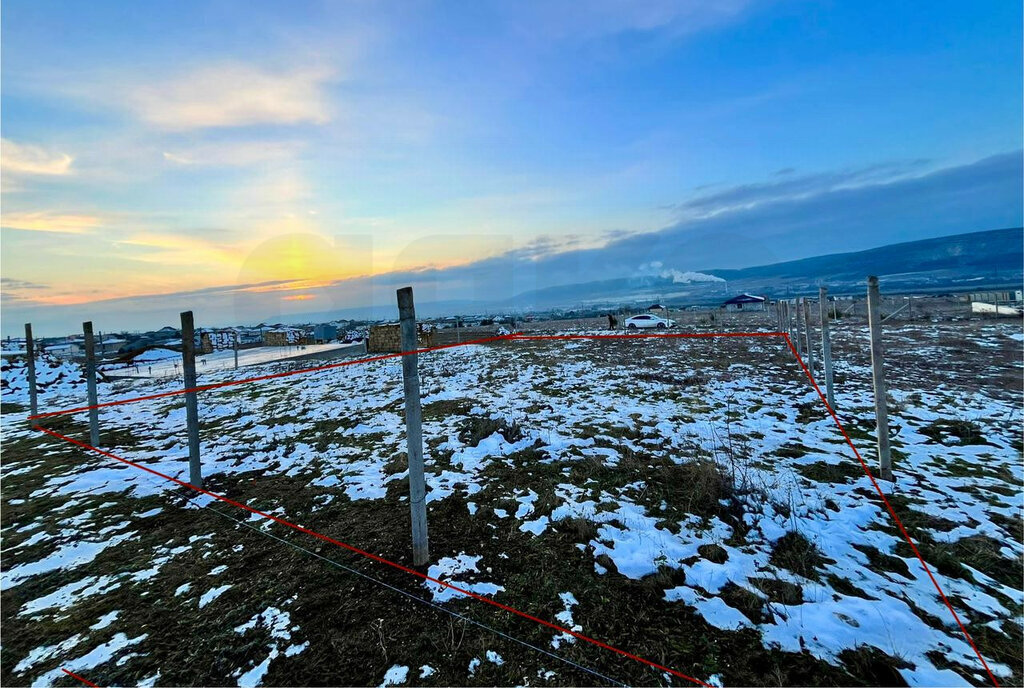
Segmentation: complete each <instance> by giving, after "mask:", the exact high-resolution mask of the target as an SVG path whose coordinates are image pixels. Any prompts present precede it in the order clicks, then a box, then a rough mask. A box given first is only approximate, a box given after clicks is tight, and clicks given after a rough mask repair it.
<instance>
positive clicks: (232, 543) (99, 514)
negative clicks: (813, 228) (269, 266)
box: [0, 319, 1024, 685]
mask: <svg viewBox="0 0 1024 688" xmlns="http://www.w3.org/2000/svg"><path fill="white" fill-rule="evenodd" d="M749 324H750V323H749V322H739V324H738V325H737V326H746V327H747V328H749ZM764 324H767V319H765V321H764ZM709 326H710V325H709ZM1021 339H1022V337H1021V335H1020V328H1019V325H1017V324H1016V323H1013V324H1009V325H1006V324H991V323H986V322H979V321H968V322H961V323H934V324H913V325H910V324H908V325H905V326H900V327H899V328H894V329H893V330H890V331H889V332H888V333H887V339H886V342H887V346H888V347H889V352H888V353H889V359H888V364H887V367H888V379H889V384H890V390H891V396H892V402H893V404H892V408H893V416H894V417H893V418H892V419H891V423H892V425H893V433H894V439H893V446H894V469H895V473H896V477H897V481H896V483H895V484H894V485H891V486H888V487H887V488H886V489H887V491H888V492H889V499H890V501H891V502H892V503H893V506H894V507H895V508H896V511H897V513H898V514H899V516H900V518H901V519H902V520H903V522H904V524H905V525H906V526H907V528H908V531H909V532H910V535H911V536H912V537H913V538H914V540H915V542H916V543H918V545H919V547H920V549H921V552H922V554H923V556H924V557H925V559H926V560H927V561H928V562H929V564H930V565H931V567H932V569H933V571H935V572H936V576H937V577H938V579H939V581H940V583H941V584H942V586H943V589H944V591H945V592H946V594H947V595H948V596H949V598H950V601H951V602H952V604H953V605H954V606H955V607H956V609H957V611H958V613H959V614H960V616H961V618H962V619H963V620H964V622H965V624H966V626H967V628H968V630H969V631H970V633H971V634H972V636H973V638H974V640H975V641H976V643H977V645H978V647H979V649H980V650H981V652H982V653H983V654H984V655H985V657H986V659H987V660H988V662H989V665H990V667H991V668H992V670H993V672H994V673H995V674H996V675H997V677H999V678H1000V680H1001V681H1004V682H1009V683H1017V684H1019V683H1020V682H1021V680H1022V677H1024V669H1022V652H1021V645H1022V633H1021V610H1022V603H1024V595H1022V593H1021V578H1022V553H1024V544H1022V543H1024V533H1022V521H1021V482H1022V478H1024V474H1022V468H1021V460H1022V453H1021V452H1022V446H1021V440H1020V426H1021V406H1022V403H1021V402H1022V395H1021V389H1020V378H1021V353H1022V341H1021ZM865 342H866V332H865V331H864V329H863V328H862V326H860V325H858V324H852V323H849V324H843V323H840V324H839V325H837V327H836V330H835V346H834V348H835V356H836V370H837V391H838V393H837V405H838V407H839V413H840V417H841V419H842V421H843V423H844V425H845V427H846V429H847V430H848V431H849V433H850V435H851V437H852V438H853V441H854V442H855V444H857V445H858V448H859V449H860V451H861V453H862V454H863V455H864V456H865V459H866V460H868V461H869V462H870V461H871V460H872V459H871V457H872V456H873V454H874V452H873V442H872V439H871V435H870V432H871V430H872V428H873V416H872V402H871V393H870V374H869V369H868V365H869V363H868V358H867V350H866V344H865ZM297 365H298V364H289V363H277V364H269V365H266V366H263V367H254V368H251V369H250V371H251V372H252V374H259V373H260V372H263V371H265V372H273V371H279V370H287V369H289V368H292V367H296V366H297ZM420 366H421V375H422V388H423V393H424V397H423V404H424V407H423V408H424V436H425V440H426V445H427V451H426V456H427V483H428V490H429V492H428V502H429V522H430V538H431V555H432V560H433V562H434V563H433V565H432V566H430V568H429V573H430V575H433V576H437V577H440V578H442V579H447V580H451V581H452V582H455V583H458V584H459V585H461V586H463V587H466V588H467V589H471V590H473V591H474V592H476V593H478V594H481V595H485V596H490V597H492V598H493V599H495V600H497V601H500V602H503V603H505V604H509V605H511V606H514V607H517V608H519V609H522V610H524V611H526V612H529V613H531V614H534V615H536V616H539V617H541V618H544V619H549V620H552V621H554V622H556V623H559V624H560V625H563V626H565V627H568V628H571V629H578V630H580V631H581V632H582V633H585V634H587V635H589V636H591V637H594V638H597V639H599V640H601V641H604V642H607V643H609V644H611V645H614V646H617V647H620V648H622V649H624V650H627V651H629V652H632V653H635V654H637V655H640V656H643V657H646V658H648V659H650V660H652V661H654V662H658V663H660V664H663V665H665V666H668V667H671V668H673V669H676V670H678V671H680V672H683V673H685V674H688V675H690V676H693V677H695V678H696V679H699V680H700V681H705V682H708V683H712V684H772V685H791V684H800V685H807V684H826V685H855V684H864V685H870V684H882V685H894V684H898V683H901V682H907V683H910V684H925V685H932V684H950V683H961V684H962V683H970V684H984V683H986V682H987V681H988V678H987V676H986V675H985V673H984V670H983V669H982V667H981V665H980V663H979V662H978V660H977V658H976V657H975V655H974V652H973V651H972V649H971V648H970V646H969V645H968V644H967V642H966V641H965V639H964V637H963V635H962V634H961V633H960V631H959V629H958V628H957V627H956V626H955V624H954V622H953V619H952V617H951V616H950V614H949V611H948V610H947V609H946V607H945V605H944V604H943V602H942V601H941V599H940V598H939V597H938V594H937V593H936V591H935V589H934V587H933V585H932V583H931V581H930V580H929V579H928V577H927V575H926V574H925V572H924V571H923V570H922V568H921V566H920V564H919V562H918V561H917V559H916V558H915V557H914V555H913V553H912V552H911V551H910V549H909V547H908V546H907V545H906V543H905V541H904V540H903V538H902V537H901V536H900V534H899V533H898V531H897V529H896V527H895V525H894V523H893V522H892V519H891V517H890V516H889V514H888V512H887V511H886V510H885V508H884V507H883V506H882V505H881V504H880V501H879V499H878V496H877V494H876V493H874V491H873V489H872V487H871V484H870V482H869V480H868V478H867V477H866V476H865V475H864V472H863V470H862V468H861V466H860V464H859V463H858V462H857V461H856V459H855V458H854V457H853V455H852V452H851V451H850V449H849V447H848V446H847V445H846V443H845V441H844V440H843V438H842V436H841V434H840V433H839V431H838V429H837V428H836V426H835V424H834V423H833V421H832V419H831V418H829V417H828V416H827V414H826V413H825V409H824V407H823V405H822V404H821V402H820V400H819V398H818V396H817V394H816V393H814V392H813V390H812V389H811V387H810V385H809V384H808V382H807V380H806V378H805V377H804V376H803V374H802V372H801V371H800V370H799V366H798V364H797V363H796V362H795V361H794V359H793V357H792V354H791V353H790V351H789V349H788V348H787V347H786V346H785V344H784V343H783V342H782V341H780V340H776V339H713V340H642V341H602V342H589V341H543V342H537V341H505V342H498V343H494V344H490V345H483V346H479V345H474V346H469V347H465V348H458V349H451V350H445V351H439V352H433V353H430V354H426V355H423V356H421V357H420ZM200 372H201V373H202V371H200ZM233 372H234V371H220V372H214V373H210V374H208V375H205V376H203V377H202V378H201V380H200V382H201V384H202V383H206V382H216V381H219V380H226V379H230V377H231V375H232V374H233ZM44 374H45V375H47V378H46V381H47V388H46V391H45V393H44V396H43V402H42V404H41V405H42V407H43V410H48V409H55V408H60V407H64V406H77V405H81V404H83V403H84V386H83V385H81V384H80V378H79V377H76V375H78V374H77V372H76V371H75V370H74V369H73V368H71V367H68V366H66V365H65V366H64V367H63V368H60V369H57V368H54V369H52V370H51V369H46V370H44ZM4 382H5V395H4V406H3V422H4V456H3V469H2V470H3V472H2V477H3V494H2V499H3V511H2V523H0V525H2V535H3V552H4V557H3V564H2V569H3V579H2V580H3V586H2V588H3V592H2V603H3V604H2V622H3V631H2V633H3V637H2V660H3V661H2V673H0V682H2V683H3V684H4V685H18V684H30V683H31V684H39V685H44V684H48V683H67V684H70V683H71V682H72V679H69V678H68V677H66V676H64V675H63V674H62V673H61V671H60V670H61V668H62V667H64V668H67V669H70V670H72V671H76V672H79V673H81V674H82V675H84V676H85V677H86V678H88V679H89V680H91V681H93V682H95V683H98V684H101V685H115V684H116V685H131V684H136V683H140V682H141V683H144V684H172V685H180V684H235V683H238V684H239V685H257V684H260V683H262V684H267V685H271V684H290V685H302V684H311V683H318V684H372V685H380V684H382V683H391V684H398V683H410V684H412V683H415V684H427V685H452V684H454V685H463V684H481V685H485V684H528V685H566V684H594V683H595V682H598V683H599V682H601V681H602V680H603V679H602V678H599V677H596V676H595V675H594V674H590V673H586V672H585V671H584V670H583V669H581V668H579V667H577V666H573V665H570V664H567V663H564V662H562V661H560V660H559V659H558V658H559V657H562V658H566V659H569V660H571V661H572V662H574V663H575V664H577V665H579V666H580V667H585V668H587V669H591V670H593V671H596V672H599V673H600V674H601V675H602V676H603V677H610V678H611V679H613V680H616V681H622V682H627V683H639V684H659V683H661V684H674V685H681V684H683V683H685V681H684V680H682V679H679V678H678V677H674V676H671V675H669V674H664V673H660V672H657V671H655V670H652V669H650V668H648V667H645V666H644V665H642V664H639V663H637V662H635V661H631V660H629V659H627V658H624V657H621V656H617V655H615V654H613V653H610V652H608V651H606V650H603V649H601V648H598V647H594V646H592V645H589V644H587V643H585V642H583V641H580V640H577V639H575V638H573V637H572V636H567V635H565V634H561V633H557V632H554V631H552V630H551V629H547V628H544V627H542V626H539V625H537V624H536V623H533V622H530V621H528V620H525V619H522V618H519V617H516V616H513V615H510V614H508V613H505V612H501V611H499V610H497V609H494V608H492V607H489V606H487V605H483V604H481V603H479V602H477V601H474V600H467V599H462V596H461V595H459V594H457V593H454V592H453V591H451V590H446V589H443V588H439V586H436V585H432V584H429V583H424V582H423V581H421V580H417V579H416V578H414V577H411V576H409V575H408V574H404V573H402V572H400V571H396V570H394V569H390V568H388V567H385V566H382V565H380V564H379V563H375V562H373V561H369V560H366V559H365V558H362V557H359V556H358V555H356V554H353V553H351V552H348V551H346V550H343V549H339V548H335V547H332V546H330V545H328V544H326V543H323V542H321V541H318V540H316V539H313V538H311V537H309V536H306V535H303V534H301V533H297V532H294V531H291V530H289V529H287V528H285V527H283V526H281V525H278V524H274V523H272V522H269V521H267V520H266V519H262V518H260V517H252V516H251V514H248V513H246V512H244V511H242V510H239V509H236V508H233V507H231V506H229V505H226V504H223V503H218V502H215V501H212V500H211V499H209V498H199V497H197V496H196V494H195V493H194V492H190V491H188V490H186V489H184V488H179V487H176V486H174V485H173V484H170V483H168V482H166V481H161V480H159V479H157V478H154V477H152V476H149V475H147V474H145V473H144V472H142V471H139V470H137V469H134V468H130V467H127V466H123V465H120V464H117V463H116V462H114V461H112V460H110V459H107V458H105V457H103V456H100V455H97V454H94V453H90V452H87V451H85V450H82V449H79V448H77V447H74V446H72V445H69V444H67V443H65V442H62V441H60V440H57V439H54V438H52V437H49V436H46V435H43V434H41V433H39V432H37V431H34V430H32V429H31V428H30V426H29V424H27V423H25V422H24V420H23V418H24V415H25V412H26V409H25V408H24V406H23V404H24V398H25V395H24V388H23V385H22V384H21V376H20V371H19V370H18V368H17V367H12V368H8V369H6V370H5V372H4ZM173 388H174V384H173V383H170V382H162V383H157V382H152V381H116V382H114V383H109V384H108V383H103V384H101V401H102V400H111V399H114V398H118V397H134V396H138V395H141V394H150V393H155V392H160V391H165V390H170V389H173ZM200 409H201V419H202V422H203V429H202V439H203V447H204V450H203V465H204V472H205V474H206V475H207V476H208V479H207V483H206V487H208V488H209V489H210V490H212V491H214V492H217V493H219V494H223V495H226V496H228V497H230V498H231V499H234V500H238V501H241V502H245V503H247V504H249V505H251V506H253V507H255V508H258V509H261V510H263V511H266V512H269V513H272V514H275V515H280V516H282V517H284V518H287V519H288V520H290V521H292V522H294V523H299V524H301V525H303V526H305V527H308V528H311V529H313V530H316V531H318V532H321V533H324V534H327V535H329V536H331V537H333V538H336V539H338V540H341V541H343V542H347V543H350V544H352V545H354V546H356V547H359V548H362V549H364V550H368V551H370V552H373V553H375V554H379V555H381V556H383V557H387V558H389V559H392V560H394V561H398V562H401V563H405V564H408V562H409V558H410V556H409V553H410V536H409V522H408V519H409V510H408V502H407V494H408V484H407V474H406V471H405V454H404V449H405V446H404V432H403V428H404V425H403V420H402V412H403V402H402V377H401V362H400V360H398V359H393V360H386V361H378V362H373V363H368V364H364V365H359V366H349V367H344V368H337V369H333V370H326V371H321V372H316V373H311V374H309V375H302V376H296V377H292V378H284V379H279V380H272V381H266V382H260V383H255V384H249V385H244V386H239V387H229V388H224V389H221V390H216V391H211V392H206V393H204V394H202V395H201V397H200ZM184 415H185V414H184V405H183V400H182V397H170V398H165V399H160V400H154V401H149V402H142V403H138V404H131V405H125V406H116V407H110V408H105V409H102V410H101V422H102V428H103V432H102V439H101V445H102V446H103V448H105V449H108V450H110V451H111V452H113V453H115V454H118V455H119V456H123V457H125V458H128V459H131V460H132V461H137V462H140V463H143V464H145V465H147V466H150V467H152V468H154V469H156V470H159V471H161V472H163V473H167V474H169V475H173V476H176V477H179V478H182V479H187V461H186V459H185V457H186V456H187V448H186V446H185V432H184V428H185V420H184ZM84 423H85V418H84V414H79V415H75V416H71V417H68V416H61V417H56V418H51V419H45V420H43V422H42V424H43V425H44V426H47V427H50V428H52V429H54V430H55V431H57V432H60V433H62V434H65V435H68V436H71V437H75V438H78V439H87V437H88V431H87V428H86V426H85V425H84ZM332 562H333V563H332ZM337 565H341V566H344V567H347V569H346V568H339V566H337ZM353 571H356V572H360V573H363V574H366V575H367V576H370V577H372V578H373V579H374V580H370V579H368V578H365V577H360V576H359V575H357V574H356V573H354V572H353ZM381 583H386V584H387V585H389V586H392V587H391V588H388V587H385V586H383V585H381ZM396 589H397V590H396ZM399 591H404V592H406V593H410V594H412V595H414V596H416V597H419V598H422V599H425V600H429V601H432V602H435V603H437V604H439V605H441V606H443V608H444V609H447V610H449V611H452V612H457V613H458V614H461V615H462V618H459V617H455V616H452V615H450V614H448V613H446V612H445V611H444V610H443V609H441V610H439V609H437V608H433V607H429V606H425V605H423V604H420V603H418V602H416V601H415V600H412V599H410V597H408V596H404V595H402V594H401V593H400V592H399ZM470 621H476V622H479V623H481V624H485V625H486V626H488V627H490V628H489V629H486V628H482V627H480V626H478V625H474V624H473V623H471V622H470ZM495 631H499V632H500V634H499V633H496V632H495ZM512 639H517V640H519V641H523V642H525V643H528V644H529V645H532V646H535V647H536V648H542V649H543V650H545V651H546V652H547V653H551V654H544V653H542V652H539V651H538V650H537V649H534V648H533V647H527V646H524V645H522V644H520V643H519V642H516V641H515V640H512Z"/></svg>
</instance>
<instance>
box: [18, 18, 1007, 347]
mask: <svg viewBox="0 0 1024 688" xmlns="http://www.w3.org/2000/svg"><path fill="white" fill-rule="evenodd" d="M0 20H2V23H0V32H2V36H0V38H2V44H0V58H2V63H0V117H2V145H0V233H2V247H0V248H2V251H0V270H2V277H0V279H2V284H0V294H2V297H3V299H2V304H0V314H2V316H0V320H2V330H3V334H4V335H8V334H13V335H17V334H18V333H19V331H21V330H22V326H23V323H24V322H27V321H32V322H34V323H39V325H38V326H37V328H36V331H37V332H40V333H41V334H49V335H55V334H64V333H65V332H70V331H75V330H77V329H79V328H80V323H81V322H82V321H83V320H88V319H92V320H94V321H96V323H97V327H100V329H107V330H114V329H127V330H137V329H147V328H149V327H154V326H160V325H162V324H169V323H173V322H176V320H177V313H178V312H179V311H181V310H185V309H193V310H195V312H196V319H197V322H198V323H199V324H201V325H203V324H209V325H216V324H232V323H255V322H259V321H270V320H273V319H274V318H277V317H282V316H290V315H295V314H301V313H305V312H312V313H326V312H330V311H332V310H337V309H345V308H351V307H354V306H373V305H384V306H387V305H389V304H390V303H392V302H393V301H394V289H395V288H396V287H397V286H404V285H406V284H412V285H413V286H414V288H415V289H416V290H417V300H418V301H419V302H430V301H432V300H436V301H445V300H447V301H456V300H464V301H473V300H477V301H479V300H488V299H489V300H497V299H504V298H509V297H513V296H514V295H515V294H518V293H522V292H526V291H529V290H531V289H538V288H544V287H549V286H554V285H558V284H571V283H576V282H585V281H590V280H595V279H603V278H610V277H620V276H629V275H635V274H641V273H642V272H643V271H644V270H645V269H647V267H646V266H649V265H650V264H652V262H655V261H656V262H657V263H659V264H660V265H662V266H664V268H665V269H671V270H680V271H687V270H701V269H712V268H736V267H747V266H751V265H756V264H764V263H770V262H777V261H781V260H790V259H795V258H802V257H807V256H811V255H818V254H821V253H837V252H843V251H852V250H861V249H866V248H871V247H874V246H879V245H884V244H886V243H893V242H897V241H908V240H914V239H920V238H928V237H932V236H941V235H946V234H955V233H960V232H969V231H979V230H986V229H995V228H999V227H1012V226H1020V225H1021V212H1022V211H1021V203H1022V201H1021V187H1022V183H1024V175H1022V172H1021V148H1022V145H1024V144H1022V133H1021V131H1022V126H1024V123H1022V117H1021V89H1022V73H1021V64H1022V54H1021V42H1022V35H1021V25H1022V17H1021V5H1020V3H1018V2H1010V1H1006V2H1002V1H993V2H978V3H965V2H962V1H950V2H945V1H941V0H939V1H936V2H931V3H927V4H926V5H922V4H920V3H893V2H875V1H874V0H851V1H843V0H832V1H828V0H820V1H809V0H716V1H715V2H704V1H698V0H687V1H681V2H667V1H662V0H655V1H653V2H639V1H637V2H633V1H629V2H626V1H622V2H619V1H613V0H545V1H535V2H531V1H527V2H491V1H489V0H479V1H477V2H473V3H463V2H451V3H431V2H417V1H414V0H412V1H409V2H402V3H387V2H381V3H373V2H366V1H364V0H354V1H353V2H342V1H340V0H339V1H334V0H331V1H325V2H289V3H282V2H253V1H251V0H247V1H245V2H224V1H217V0H214V1H209V0H207V1H205V2H187V1H184V0H176V1H175V2H147V3H132V2H102V3H83V2H77V1H76V2H49V1H45V0H43V1H39V0H32V1H27V0H5V2H4V3H3V4H2V6H0Z"/></svg>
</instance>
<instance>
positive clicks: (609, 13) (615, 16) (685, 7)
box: [515, 0, 752, 38]
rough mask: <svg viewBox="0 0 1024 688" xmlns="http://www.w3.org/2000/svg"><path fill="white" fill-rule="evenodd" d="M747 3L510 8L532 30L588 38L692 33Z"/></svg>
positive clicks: (593, 1)
mask: <svg viewBox="0 0 1024 688" xmlns="http://www.w3.org/2000/svg"><path fill="white" fill-rule="evenodd" d="M751 1H752V0H714V1H713V2H708V1H707V0H649V1H648V2H635V1H633V0H536V1H534V2H527V3H519V4H516V5H515V7H516V14H517V15H519V18H520V19H521V20H523V19H526V20H528V21H529V22H530V24H532V25H533V26H534V28H535V30H537V31H540V32H541V33H543V34H547V35H549V36H553V37H557V38H570V37H572V38H594V37H599V36H605V35H612V34H616V33H621V32H626V31H658V30H661V31H667V32H669V33H671V34H673V35H676V36H682V35H688V34H693V33H696V32H698V31H701V30H704V29H708V28H711V27H713V26H718V25H721V24H725V23H728V22H730V21H733V20H735V19H736V18H737V17H738V16H739V15H740V14H741V13H742V12H743V11H744V10H745V9H746V8H747V7H748V6H749V5H750V4H751Z"/></svg>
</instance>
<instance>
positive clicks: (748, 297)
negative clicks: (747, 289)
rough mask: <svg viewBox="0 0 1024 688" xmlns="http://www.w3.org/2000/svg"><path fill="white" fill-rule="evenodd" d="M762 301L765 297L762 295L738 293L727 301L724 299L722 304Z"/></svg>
mask: <svg viewBox="0 0 1024 688" xmlns="http://www.w3.org/2000/svg"><path fill="white" fill-rule="evenodd" d="M763 301H765V298H764V297H763V296H754V295H753V294H740V295H739V296H734V297H732V298H731V299H729V300H728V301H726V302H725V304H724V305H729V304H730V303H761V302H763Z"/></svg>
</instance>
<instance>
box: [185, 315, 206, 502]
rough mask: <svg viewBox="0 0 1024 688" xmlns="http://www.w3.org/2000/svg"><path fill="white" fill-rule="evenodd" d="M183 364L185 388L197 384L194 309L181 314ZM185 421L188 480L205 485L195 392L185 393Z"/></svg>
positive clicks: (194, 483)
mask: <svg viewBox="0 0 1024 688" xmlns="http://www.w3.org/2000/svg"><path fill="white" fill-rule="evenodd" d="M181 364H182V369H183V370H184V381H185V382H184V384H185V389H194V388H195V386H196V326H195V320H194V319H193V317H192V311H185V312H184V313H182V314H181ZM185 423H186V425H187V426H188V481H189V482H190V483H191V484H193V485H195V486H196V487H202V486H203V467H202V464H201V463H200V460H199V399H198V397H197V395H196V393H195V392H186V393H185Z"/></svg>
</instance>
